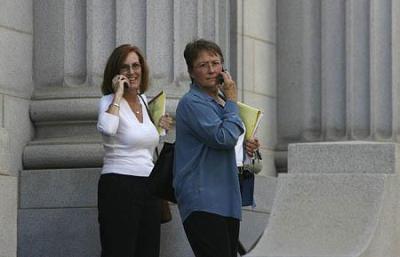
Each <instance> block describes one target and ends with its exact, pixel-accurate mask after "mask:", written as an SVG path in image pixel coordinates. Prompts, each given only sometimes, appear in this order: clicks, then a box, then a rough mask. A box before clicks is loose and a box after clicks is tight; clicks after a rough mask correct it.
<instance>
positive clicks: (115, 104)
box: [111, 103, 119, 109]
mask: <svg viewBox="0 0 400 257" xmlns="http://www.w3.org/2000/svg"><path fill="white" fill-rule="evenodd" d="M111 106H115V107H117V108H118V109H119V104H117V103H112V104H111Z"/></svg>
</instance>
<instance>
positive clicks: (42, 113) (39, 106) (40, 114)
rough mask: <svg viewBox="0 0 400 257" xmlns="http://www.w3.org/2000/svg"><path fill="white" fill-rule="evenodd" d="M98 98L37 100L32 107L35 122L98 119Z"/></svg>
mask: <svg viewBox="0 0 400 257" xmlns="http://www.w3.org/2000/svg"><path fill="white" fill-rule="evenodd" d="M98 105H99V99H98V98H70V99H54V100H35V101H32V103H31V107H30V115H31V119H32V121H33V122H40V121H67V120H68V121H70V120H75V121H78V120H84V121H87V120H97V115H98Z"/></svg>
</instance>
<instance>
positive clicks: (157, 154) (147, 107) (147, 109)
mask: <svg viewBox="0 0 400 257" xmlns="http://www.w3.org/2000/svg"><path fill="white" fill-rule="evenodd" d="M139 97H140V99H142V102H143V104H144V106H145V107H146V111H147V114H148V115H149V118H150V120H151V122H152V123H153V124H154V126H156V127H157V125H156V124H155V123H154V120H153V117H152V116H151V113H150V110H149V106H148V105H147V103H146V101H145V100H144V99H143V97H142V94H139ZM157 133H158V132H157ZM156 156H157V158H158V156H160V155H159V153H158V147H156Z"/></svg>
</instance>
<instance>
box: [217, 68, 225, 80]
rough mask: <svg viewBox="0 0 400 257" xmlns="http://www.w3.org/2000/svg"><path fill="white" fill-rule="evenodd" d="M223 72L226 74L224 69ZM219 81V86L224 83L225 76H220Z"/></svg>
mask: <svg viewBox="0 0 400 257" xmlns="http://www.w3.org/2000/svg"><path fill="white" fill-rule="evenodd" d="M222 72H225V69H224V68H222ZM217 81H218V84H222V83H224V76H222V74H219V75H218V77H217Z"/></svg>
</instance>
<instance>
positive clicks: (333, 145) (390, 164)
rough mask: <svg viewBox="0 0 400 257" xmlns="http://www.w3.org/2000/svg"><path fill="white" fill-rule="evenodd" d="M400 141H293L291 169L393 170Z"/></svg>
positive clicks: (299, 170) (358, 171)
mask: <svg viewBox="0 0 400 257" xmlns="http://www.w3.org/2000/svg"><path fill="white" fill-rule="evenodd" d="M399 154H400V152H399V145H398V144H396V143H386V142H382V143H380V142H367V141H344V142H321V143H299V144H290V145H289V153H288V172H289V173H381V174H394V173H395V172H396V170H398V169H397V167H398V166H399V160H400V158H399V157H400V155H399Z"/></svg>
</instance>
